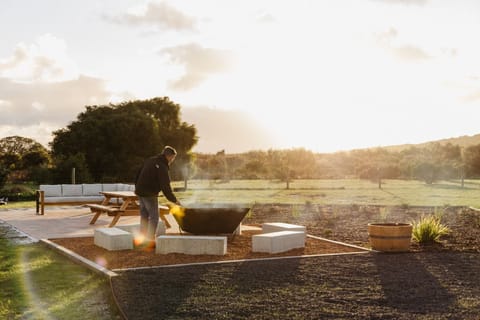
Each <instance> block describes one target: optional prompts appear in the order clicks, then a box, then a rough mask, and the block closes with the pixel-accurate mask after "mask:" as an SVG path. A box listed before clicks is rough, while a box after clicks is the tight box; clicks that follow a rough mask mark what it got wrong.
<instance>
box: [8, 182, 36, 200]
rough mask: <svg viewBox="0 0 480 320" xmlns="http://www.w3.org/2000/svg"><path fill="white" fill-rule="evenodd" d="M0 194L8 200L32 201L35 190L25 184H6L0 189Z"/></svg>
mask: <svg viewBox="0 0 480 320" xmlns="http://www.w3.org/2000/svg"><path fill="white" fill-rule="evenodd" d="M0 196H2V197H7V198H8V201H32V200H35V190H33V189H32V188H30V187H28V186H25V185H7V186H5V187H3V189H1V190H0Z"/></svg>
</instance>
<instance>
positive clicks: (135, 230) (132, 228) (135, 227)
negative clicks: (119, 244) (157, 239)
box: [115, 220, 167, 236]
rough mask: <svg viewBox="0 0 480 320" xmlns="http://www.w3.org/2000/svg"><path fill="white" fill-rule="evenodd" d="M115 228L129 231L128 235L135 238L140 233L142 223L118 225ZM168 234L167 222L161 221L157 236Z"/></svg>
mask: <svg viewBox="0 0 480 320" xmlns="http://www.w3.org/2000/svg"><path fill="white" fill-rule="evenodd" d="M115 228H118V229H121V230H124V231H127V232H128V233H132V234H133V235H134V236H135V235H137V234H139V233H140V223H131V224H122V225H117V226H116V227H115ZM166 232H167V230H166V226H165V222H163V221H161V220H159V221H158V226H157V231H156V232H155V234H157V235H164V234H165V233H166Z"/></svg>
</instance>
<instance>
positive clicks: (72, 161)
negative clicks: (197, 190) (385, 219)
mask: <svg viewBox="0 0 480 320" xmlns="http://www.w3.org/2000/svg"><path fill="white" fill-rule="evenodd" d="M180 111H181V107H180V105H178V104H176V103H174V102H172V101H171V100H170V99H169V98H168V97H163V98H153V99H148V100H135V101H128V102H123V103H119V104H109V105H99V106H96V105H95V106H86V107H85V111H83V112H81V113H80V114H79V115H78V116H77V119H76V120H75V121H73V122H71V123H70V124H69V125H68V126H66V127H65V128H62V129H60V130H57V131H55V132H54V133H53V141H52V142H51V143H50V144H49V147H50V149H47V148H45V147H43V146H42V145H41V144H39V143H38V142H36V141H34V140H32V139H28V138H24V137H18V136H13V137H6V138H3V139H0V187H1V186H2V185H4V184H5V183H6V182H25V181H30V182H33V183H37V184H40V183H70V182H71V173H72V168H75V182H76V183H88V182H127V183H128V182H133V181H134V179H135V176H136V173H137V171H138V169H139V168H140V166H141V165H142V162H143V160H144V159H145V158H147V157H149V156H152V155H155V154H158V153H160V152H161V150H162V149H163V147H164V146H165V145H171V146H173V147H175V148H176V149H177V151H178V156H177V160H176V161H175V162H174V164H173V165H172V168H171V175H172V179H173V180H177V181H178V180H185V181H186V180H188V179H210V180H220V181H228V180H230V179H271V180H280V181H285V182H286V183H287V187H288V183H289V182H290V181H292V180H294V179H339V178H342V179H343V178H360V179H370V180H375V181H379V183H381V179H418V180H422V181H425V182H426V183H433V182H435V181H437V180H444V179H461V180H462V181H463V179H465V178H478V177H480V144H479V145H473V146H469V147H465V148H462V147H460V146H459V145H455V144H451V143H447V144H440V143H430V144H428V145H426V146H422V147H416V146H411V147H409V148H406V149H403V150H401V151H390V150H388V149H387V148H371V149H360V150H351V151H344V152H335V153H314V152H312V151H309V150H306V149H303V148H294V149H286V150H273V149H271V150H265V151H264V150H254V151H249V152H245V153H239V154H227V153H225V151H224V150H220V151H218V152H217V153H215V154H203V153H193V152H192V151H191V150H192V149H193V147H194V146H195V145H196V143H197V142H198V137H197V131H196V128H195V126H194V125H193V124H188V123H186V122H183V121H181V117H180ZM379 185H380V184H379Z"/></svg>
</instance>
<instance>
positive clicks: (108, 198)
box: [85, 191, 171, 228]
mask: <svg viewBox="0 0 480 320" xmlns="http://www.w3.org/2000/svg"><path fill="white" fill-rule="evenodd" d="M100 194H102V195H103V196H104V199H103V201H102V203H100V204H97V203H89V204H86V205H85V206H87V207H89V208H90V210H91V211H92V212H93V213H94V216H93V218H92V220H90V224H95V222H96V221H97V219H98V218H99V217H100V215H101V214H104V213H105V214H107V215H108V216H112V217H113V219H112V222H111V223H110V224H109V225H108V226H109V227H113V226H115V224H116V223H117V222H118V220H119V219H120V218H121V217H123V216H140V206H139V204H138V196H137V195H136V194H135V193H134V192H133V191H101V192H100ZM169 212H170V209H169V208H168V207H167V206H164V205H159V206H158V213H159V216H160V218H161V219H162V221H163V222H164V223H165V226H166V227H167V228H170V227H171V226H170V223H168V220H167V219H166V218H165V215H166V214H169Z"/></svg>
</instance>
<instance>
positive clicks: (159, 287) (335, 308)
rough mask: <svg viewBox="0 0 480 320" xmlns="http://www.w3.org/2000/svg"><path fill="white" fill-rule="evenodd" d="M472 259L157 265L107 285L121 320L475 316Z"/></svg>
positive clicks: (477, 257)
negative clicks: (119, 312)
mask: <svg viewBox="0 0 480 320" xmlns="http://www.w3.org/2000/svg"><path fill="white" fill-rule="evenodd" d="M479 280H480V254H478V253H458V252H440V253H439V252H436V253H399V254H375V253H369V254H360V255H348V256H328V257H315V258H301V259H285V260H280V261H250V262H243V263H234V264H220V265H218V264H217V265H203V266H190V267H176V268H158V269H150V270H137V271H135V272H131V271H128V272H125V273H122V274H121V275H120V276H119V277H115V278H113V280H112V286H113V289H114V292H115V294H116V297H117V299H118V301H119V303H120V307H121V308H122V309H123V311H124V312H125V313H126V315H127V317H128V318H129V319H409V320H410V319H479V318H480V301H479V299H478V297H479V296H480V281H479Z"/></svg>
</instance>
